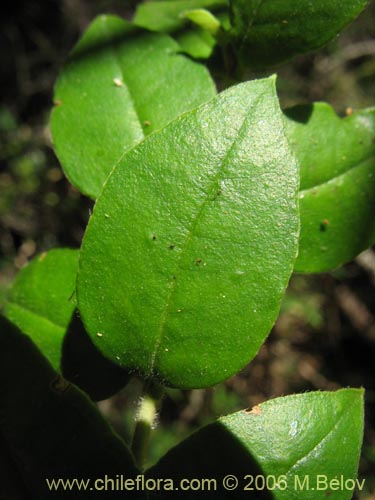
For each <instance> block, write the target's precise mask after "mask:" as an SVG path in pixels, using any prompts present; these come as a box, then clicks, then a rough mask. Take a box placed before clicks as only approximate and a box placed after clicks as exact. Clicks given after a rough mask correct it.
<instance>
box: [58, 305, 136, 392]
mask: <svg viewBox="0 0 375 500" xmlns="http://www.w3.org/2000/svg"><path fill="white" fill-rule="evenodd" d="M61 371H62V374H63V376H64V377H65V378H66V379H68V380H69V381H70V382H73V383H74V384H75V385H78V387H79V388H80V389H83V390H84V391H85V392H86V393H87V394H88V395H89V396H90V398H91V399H93V400H94V401H101V400H103V399H107V398H109V397H111V396H113V394H116V393H117V392H118V391H119V390H120V389H122V388H123V387H125V385H126V384H127V383H128V381H129V379H130V375H129V373H128V372H127V371H125V370H124V369H123V368H121V367H120V366H118V365H115V364H114V363H112V362H111V361H110V360H109V359H107V358H105V357H104V356H103V355H102V353H101V352H100V351H99V350H98V349H97V347H95V345H94V344H93V342H92V340H91V339H90V337H89V336H88V335H87V333H86V330H85V328H84V326H83V324H82V321H81V319H80V317H79V315H78V314H74V315H73V318H72V321H71V322H70V324H69V327H68V330H67V333H66V335H65V337H64V342H63V346H62V359H61Z"/></svg>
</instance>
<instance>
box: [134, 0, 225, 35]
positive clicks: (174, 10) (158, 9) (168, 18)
mask: <svg viewBox="0 0 375 500" xmlns="http://www.w3.org/2000/svg"><path fill="white" fill-rule="evenodd" d="M227 6H228V0H172V1H168V0H164V1H161V2H158V1H157V2H145V3H141V4H140V5H139V6H138V7H137V10H136V13H135V16H134V19H133V21H134V23H135V24H137V25H138V26H142V27H143V28H147V29H150V30H153V31H162V32H173V31H176V30H178V29H180V28H182V27H183V25H184V24H185V22H186V20H185V18H184V13H185V12H186V11H189V10H192V9H209V10H210V11H213V12H215V11H216V10H218V9H219V10H220V9H223V8H224V10H225V9H226V7H227Z"/></svg>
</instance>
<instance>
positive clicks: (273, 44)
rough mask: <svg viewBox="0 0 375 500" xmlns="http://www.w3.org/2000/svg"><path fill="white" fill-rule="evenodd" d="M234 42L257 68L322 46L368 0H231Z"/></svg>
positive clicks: (238, 51) (349, 20) (246, 61)
mask: <svg viewBox="0 0 375 500" xmlns="http://www.w3.org/2000/svg"><path fill="white" fill-rule="evenodd" d="M229 3H230V10H231V19H232V30H231V36H232V41H233V43H232V45H233V48H234V50H235V52H237V53H238V55H239V57H240V59H241V60H242V61H243V62H244V63H245V64H246V65H248V66H251V67H253V68H264V67H269V66H273V65H275V64H279V63H281V62H283V61H286V60H288V59H290V58H292V57H293V56H296V55H298V54H303V53H305V52H310V51H312V50H315V49H319V48H320V47H322V46H323V45H325V44H326V43H327V42H329V41H330V40H331V39H332V38H334V37H335V36H336V35H337V34H338V33H339V32H340V31H341V30H342V29H343V28H344V27H345V26H346V25H347V24H349V23H350V22H351V21H353V20H354V19H355V18H356V17H357V16H358V15H359V13H360V12H361V11H362V10H363V9H364V7H365V6H366V4H367V0H330V1H327V0H314V1H313V2H312V1H311V0H299V1H298V2H296V1H291V0H278V1H277V2H265V1H263V0H229Z"/></svg>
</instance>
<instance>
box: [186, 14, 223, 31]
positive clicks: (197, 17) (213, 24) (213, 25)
mask: <svg viewBox="0 0 375 500" xmlns="http://www.w3.org/2000/svg"><path fill="white" fill-rule="evenodd" d="M182 16H183V17H185V18H186V19H189V20H190V21H192V22H193V23H194V24H196V25H197V26H200V27H201V28H203V29H204V30H205V31H207V32H208V33H211V35H214V34H215V33H216V32H217V31H218V30H219V28H220V21H219V20H218V19H217V17H215V16H214V15H213V14H211V12H210V11H209V10H207V9H192V10H187V11H185V12H184V13H182Z"/></svg>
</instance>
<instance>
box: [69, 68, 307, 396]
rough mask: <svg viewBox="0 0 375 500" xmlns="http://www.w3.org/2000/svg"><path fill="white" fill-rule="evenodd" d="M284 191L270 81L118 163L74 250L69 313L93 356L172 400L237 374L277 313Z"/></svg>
mask: <svg viewBox="0 0 375 500" xmlns="http://www.w3.org/2000/svg"><path fill="white" fill-rule="evenodd" d="M297 190H298V175H297V166H296V163H295V161H294V157H293V155H292V154H291V152H290V150H289V146H288V144H287V141H286V137H285V136H284V132H283V123H282V116H281V115H280V109H279V104H278V99H277V96H276V91H275V80H274V78H273V77H272V78H270V79H265V80H258V81H253V82H249V83H246V84H241V85H238V86H236V87H233V88H231V89H229V90H227V91H225V92H223V93H222V94H221V95H220V96H218V97H217V98H215V99H213V100H212V101H210V102H209V103H208V104H206V105H202V106H201V107H199V108H197V109H196V110H193V111H192V112H190V113H186V114H185V115H184V116H182V117H180V118H178V119H177V120H175V121H174V122H173V123H171V124H170V125H169V126H168V127H166V128H164V129H163V130H161V131H159V132H156V133H155V134H153V135H152V136H150V137H149V138H148V139H146V140H145V141H143V143H142V144H140V145H139V146H137V147H136V148H135V149H134V150H132V151H130V152H129V153H128V154H127V155H126V156H125V157H124V159H123V160H122V162H121V163H120V164H119V165H118V167H117V168H115V169H114V170H113V172H112V174H111V176H110V177H109V179H108V181H107V183H106V186H105V188H104V190H103V193H102V195H101V196H100V197H99V199H98V201H97V204H96V206H95V209H94V214H93V216H92V218H91V219H90V222H89V225H88V229H87V230H86V234H85V237H84V241H83V246H82V250H81V257H80V269H79V274H78V280H77V293H78V302H79V309H80V312H81V315H82V319H83V322H84V324H85V326H86V328H87V331H88V332H89V334H90V335H91V337H92V339H93V341H94V342H95V344H96V345H97V346H98V348H99V349H101V350H102V352H103V353H104V354H105V355H106V356H107V357H109V358H111V359H113V360H114V361H115V362H118V363H119V364H121V365H123V366H124V367H126V368H128V369H130V370H135V371H138V372H140V373H141V374H143V375H144V376H146V377H149V376H150V377H157V378H158V379H159V380H161V381H162V382H164V383H165V384H167V385H172V386H177V387H185V388H188V387H203V386H208V385H212V384H215V383H217V382H219V381H221V380H223V379H226V378H228V377H229V376H231V375H232V374H233V373H235V372H237V371H238V370H239V369H240V368H241V367H243V366H244V365H245V364H246V363H247V362H248V361H249V360H250V359H251V358H252V357H253V356H254V355H255V354H256V352H257V350H258V349H259V347H260V345H261V344H262V342H263V341H264V339H265V337H266V335H267V334H268V332H269V330H270V329H271V327H272V324H273V322H274V321H275V319H276V316H277V313H278V310H279V303H280V300H281V297H282V295H283V293H284V289H285V286H286V284H287V282H288V279H289V275H290V272H291V269H292V267H293V262H294V258H295V255H296V246H297V240H298V228H299V220H298V219H299V217H298V213H297V200H296V198H297Z"/></svg>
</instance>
